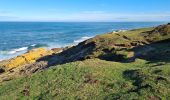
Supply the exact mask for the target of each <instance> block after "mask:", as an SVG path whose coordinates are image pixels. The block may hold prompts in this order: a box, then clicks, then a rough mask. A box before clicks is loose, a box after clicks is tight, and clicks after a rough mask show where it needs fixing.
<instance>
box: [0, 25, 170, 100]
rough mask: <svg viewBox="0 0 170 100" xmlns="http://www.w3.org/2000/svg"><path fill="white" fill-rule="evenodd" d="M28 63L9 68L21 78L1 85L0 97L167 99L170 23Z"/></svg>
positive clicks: (4, 99)
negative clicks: (24, 73) (27, 72)
mask: <svg viewBox="0 0 170 100" xmlns="http://www.w3.org/2000/svg"><path fill="white" fill-rule="evenodd" d="M41 62H47V63H45V64H44V63H43V64H40V63H41ZM38 64H40V65H38ZM51 65H52V66H51ZM28 66H29V67H23V66H20V70H19V69H17V68H16V69H15V70H17V72H18V73H21V72H22V73H23V72H25V71H27V70H28V71H30V69H31V68H36V70H34V71H33V73H34V74H32V73H31V74H27V75H26V76H23V75H20V74H16V72H15V70H9V71H8V75H9V76H10V77H12V76H13V75H18V76H19V78H18V77H16V78H14V79H13V80H10V81H9V80H6V81H4V82H2V83H0V99H2V100H11V99H31V100H32V99H40V100H41V99H44V100H46V99H54V100H56V99H79V100H103V99H107V100H113V99H115V100H117V99H120V100H127V99H129V100H134V99H139V100H144V99H145V100H161V99H163V100H169V99H170V96H169V94H170V25H161V26H158V27H156V28H143V29H135V30H130V31H126V32H119V33H114V32H111V33H107V34H103V35H99V36H96V37H94V38H92V39H89V40H86V41H84V42H82V43H80V44H79V45H77V46H74V47H72V48H68V49H66V50H64V51H63V52H61V53H59V54H54V55H50V56H46V57H43V58H41V59H39V60H37V61H36V63H34V64H31V65H28ZM42 66H43V68H45V69H43V71H42V72H38V73H37V70H39V69H38V67H41V68H42ZM44 66H45V67H44ZM41 70H42V69H41ZM35 72H36V73H35ZM5 73H6V72H2V73H1V75H0V76H3V75H4V74H5Z"/></svg>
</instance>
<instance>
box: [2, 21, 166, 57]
mask: <svg viewBox="0 0 170 100" xmlns="http://www.w3.org/2000/svg"><path fill="white" fill-rule="evenodd" d="M166 23H167V22H10V21H9V22H5V21H3V22H0V35H1V37H0V60H5V59H10V58H12V57H16V56H18V55H20V54H22V53H25V52H26V51H28V50H31V49H33V48H40V47H45V48H47V49H51V48H61V47H65V46H69V45H76V44H78V43H80V42H82V41H84V40H86V39H89V38H92V37H94V36H96V35H100V34H103V33H107V32H112V31H116V30H129V29H135V28H143V27H153V26H157V25H160V24H166Z"/></svg>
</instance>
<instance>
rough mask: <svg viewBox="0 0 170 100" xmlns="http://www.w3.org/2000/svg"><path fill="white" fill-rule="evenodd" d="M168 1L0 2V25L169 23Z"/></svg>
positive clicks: (3, 0) (63, 0)
mask: <svg viewBox="0 0 170 100" xmlns="http://www.w3.org/2000/svg"><path fill="white" fill-rule="evenodd" d="M169 5H170V0H0V21H106V22H108V21H109V22H110V21H113V22H114V21H170V7H169Z"/></svg>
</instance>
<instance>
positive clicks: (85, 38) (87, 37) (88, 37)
mask: <svg viewBox="0 0 170 100" xmlns="http://www.w3.org/2000/svg"><path fill="white" fill-rule="evenodd" d="M90 38H92V36H91V37H90V36H84V37H81V38H80V39H78V40H74V43H80V42H83V41H85V40H87V39H90Z"/></svg>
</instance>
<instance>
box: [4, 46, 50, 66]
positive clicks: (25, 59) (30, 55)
mask: <svg viewBox="0 0 170 100" xmlns="http://www.w3.org/2000/svg"><path fill="white" fill-rule="evenodd" d="M52 53H53V52H52V51H47V50H46V49H43V48H39V49H33V50H31V51H29V52H27V53H25V54H23V55H20V56H18V57H16V58H13V59H10V60H9V61H8V62H7V64H5V65H4V67H5V68H7V69H12V68H16V67H19V66H22V65H25V64H30V63H34V62H36V60H38V59H39V58H41V57H43V56H46V55H51V54H52Z"/></svg>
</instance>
